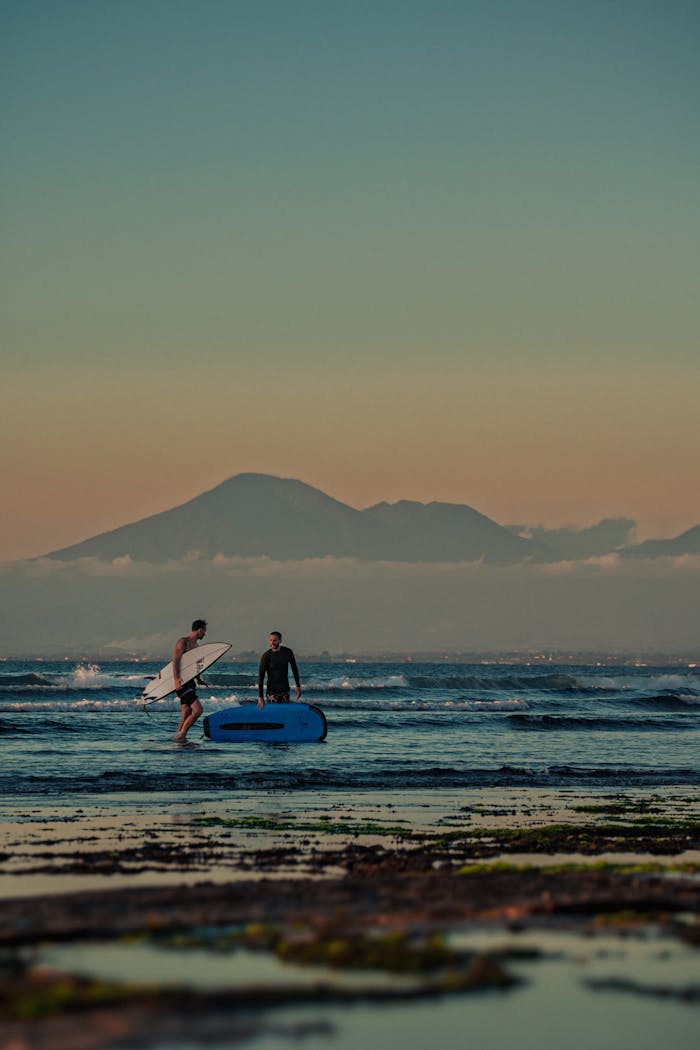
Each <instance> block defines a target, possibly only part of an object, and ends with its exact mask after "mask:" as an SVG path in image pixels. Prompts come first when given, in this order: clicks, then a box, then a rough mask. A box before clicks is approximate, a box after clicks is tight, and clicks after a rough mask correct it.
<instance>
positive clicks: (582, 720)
mask: <svg viewBox="0 0 700 1050" xmlns="http://www.w3.org/2000/svg"><path fill="white" fill-rule="evenodd" d="M506 721H507V722H508V723H509V724H510V725H511V726H512V728H513V729H528V730H535V731H537V730H555V731H566V730H574V731H576V730H585V731H594V730H608V731H609V730H617V731H621V732H636V731H638V730H639V731H648V730H674V729H687V728H688V724H687V722H686V721H685V720H682V719H679V718H673V719H672V718H606V717H604V716H603V717H600V716H590V717H587V716H585V715H583V716H578V717H577V716H561V715H538V714H516V715H507V717H506Z"/></svg>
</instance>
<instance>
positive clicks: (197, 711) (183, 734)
mask: <svg viewBox="0 0 700 1050" xmlns="http://www.w3.org/2000/svg"><path fill="white" fill-rule="evenodd" d="M206 633H207V621H206V620H195V621H194V623H193V624H192V630H191V631H190V633H189V634H186V635H185V636H184V637H183V638H178V640H177V642H176V643H175V649H174V651H173V677H174V679H175V691H176V693H177V695H178V699H179V701H180V722H179V724H178V727H177V732H176V734H175V739H176V740H177V741H178V742H179V743H184V741H185V740H186V739H187V731H188V730H189V729H190V728H191V727H192V726H193V725H194V723H195V722H196V721H197V719H198V718H199V716H200V715H201V713H202V711H203V708H202V705H201V703H200V702H199V698H198V696H197V688H196V687H197V685H206V684H207V683H206V682H205V681H203V679H202V678H201V677H200V676H199V675H197V677H196V678H193V679H192V680H191V681H189V682H183V680H182V674H181V669H180V662H181V661H182V658H183V656H184V655H185V653H188V652H189V651H190V649H196V648H197V645H198V643H199V642H201V640H202V638H204V635H205V634H206Z"/></svg>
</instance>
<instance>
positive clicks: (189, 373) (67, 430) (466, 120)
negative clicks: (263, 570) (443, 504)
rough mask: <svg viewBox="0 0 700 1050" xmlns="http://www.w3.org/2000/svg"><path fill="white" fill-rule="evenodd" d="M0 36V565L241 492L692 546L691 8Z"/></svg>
mask: <svg viewBox="0 0 700 1050" xmlns="http://www.w3.org/2000/svg"><path fill="white" fill-rule="evenodd" d="M0 38H1V40H2V43H1V44H0V47H1V54H0V91H1V95H2V99H3V102H2V143H3V147H4V148H3V154H4V164H3V178H2V197H1V201H2V231H3V233H2V244H3V248H2V285H3V291H4V298H5V303H4V308H3V326H2V327H3V335H2V344H3V387H4V397H3V409H2V418H1V423H0V428H1V430H2V433H3V438H2V441H1V442H0V462H1V464H2V475H3V477H4V479H5V486H6V487H5V493H6V496H5V499H4V500H3V504H4V513H3V515H2V518H1V525H0V560H2V559H11V558H19V557H25V556H31V555H35V554H40V553H43V552H45V551H48V550H52V549H55V548H58V547H60V546H62V545H65V544H68V543H71V542H77V541H78V540H80V539H84V538H85V537H87V536H90V535H93V534H95V533H97V532H100V531H104V530H106V529H110V528H114V527H116V526H118V525H121V524H124V523H125V522H127V521H132V520H135V519H138V518H142V517H145V516H147V515H149V514H153V513H155V512H157V511H160V510H163V509H165V508H167V507H171V506H174V505H176V504H179V503H182V502H184V501H185V500H187V499H190V498H191V497H193V496H195V495H197V494H198V493H200V492H202V491H203V490H205V489H207V488H210V487H212V486H213V485H215V484H217V483H218V482H220V481H222V480H224V479H225V478H227V477H229V476H231V475H233V474H237V473H239V472H241V471H261V472H266V473H271V474H279V475H283V476H291V477H297V478H300V479H301V480H303V481H306V482H308V483H309V484H312V485H316V486H318V487H319V488H322V489H323V490H324V491H325V492H327V493H329V494H330V495H332V496H335V497H336V498H338V499H341V500H343V501H344V502H346V503H349V504H351V505H353V506H356V507H364V506H367V505H369V504H371V503H374V502H377V501H379V500H381V499H387V500H391V501H393V500H397V499H401V498H410V499H417V500H422V501H428V500H433V499H440V500H447V501H452V502H460V503H468V504H470V505H471V506H473V507H475V508H476V509H478V510H480V511H481V512H482V513H484V514H487V515H489V516H490V517H492V518H495V519H496V520H497V521H499V522H501V523H511V522H519V523H528V524H532V525H535V524H547V525H561V524H580V525H584V524H588V523H591V522H593V521H596V520H598V519H599V518H601V517H603V516H617V515H624V516H630V517H632V518H635V519H636V520H637V521H638V522H639V536H640V538H644V537H645V536H650V535H656V536H670V535H676V534H678V533H679V532H681V531H683V530H685V529H687V528H689V527H691V526H693V525H696V524H698V523H699V522H700V485H698V480H699V474H700V470H699V468H698V463H699V462H700V422H699V419H700V415H699V413H698V401H699V399H700V382H699V380H700V347H699V345H698V332H699V331H700V324H699V321H700V289H699V287H698V284H699V282H698V275H699V273H700V191H699V186H700V181H699V180H700V126H699V125H700V120H699V115H700V83H699V82H700V75H699V70H700V63H699V62H698V55H699V54H700V5H698V4H697V3H696V2H694V0H693V2H678V0H670V2H664V3H661V2H656V0H655V2H647V0H615V2H613V0H606V2H597V0H584V2H580V3H575V2H573V0H572V2H568V0H558V2H554V0H550V2H546V0H541V2H534V0H533V2H529V0H520V2H518V0H508V2H506V0H500V2H499V0H488V2H469V0H463V2H461V3H460V2H440V0H437V2H436V0H431V2H429V3H428V2H421V3H418V2H411V0H404V2H399V0H395V2H385V0H373V2H371V3H369V2H367V3H365V2H361V0H358V2H356V3H346V2H335V0H318V2H305V0H296V2H290V0H287V2H266V0H258V2H256V3H252V2H245V3H244V2H236V0H229V2H224V0H197V2H194V0H147V2H143V0H89V2H87V0H86V2H74V0H62V2H61V0H58V2H56V0H54V2H49V0H41V2H40V0H19V2H12V0H9V2H8V0H4V2H3V3H2V4H1V5H0ZM8 493H11V494H13V495H12V498H8Z"/></svg>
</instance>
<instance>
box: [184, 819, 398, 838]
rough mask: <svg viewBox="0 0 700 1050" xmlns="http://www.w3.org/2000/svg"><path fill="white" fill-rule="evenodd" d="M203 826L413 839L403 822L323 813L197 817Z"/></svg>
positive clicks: (196, 822)
mask: <svg viewBox="0 0 700 1050" xmlns="http://www.w3.org/2000/svg"><path fill="white" fill-rule="evenodd" d="M193 823H194V824H196V825H197V826H199V827H222V828H242V829H249V830H254V831H304V832H323V833H325V834H328V835H383V836H387V837H390V838H396V837H397V836H400V837H401V838H412V837H413V833H412V832H411V831H410V829H409V828H407V827H406V826H405V825H403V824H381V823H379V822H378V821H375V820H351V819H350V820H340V821H339V820H332V819H331V818H330V817H326V816H321V817H319V819H318V820H317V821H312V822H307V821H296V820H284V819H280V818H275V817H257V816H248V817H197V818H196V819H195V820H194V821H193Z"/></svg>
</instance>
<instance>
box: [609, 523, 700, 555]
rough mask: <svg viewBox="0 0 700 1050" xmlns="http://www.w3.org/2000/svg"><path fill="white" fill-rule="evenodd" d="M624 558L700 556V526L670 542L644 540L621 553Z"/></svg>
mask: <svg viewBox="0 0 700 1050" xmlns="http://www.w3.org/2000/svg"><path fill="white" fill-rule="evenodd" d="M622 553H623V554H624V556H625V557H626V558H677V557H679V556H680V555H682V554H700V525H694V526H693V528H692V529H688V530H687V532H682V533H681V535H680V536H676V537H674V539H671V540H645V541H644V542H643V543H637V544H635V546H633V547H626V548H625V549H624V551H622Z"/></svg>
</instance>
